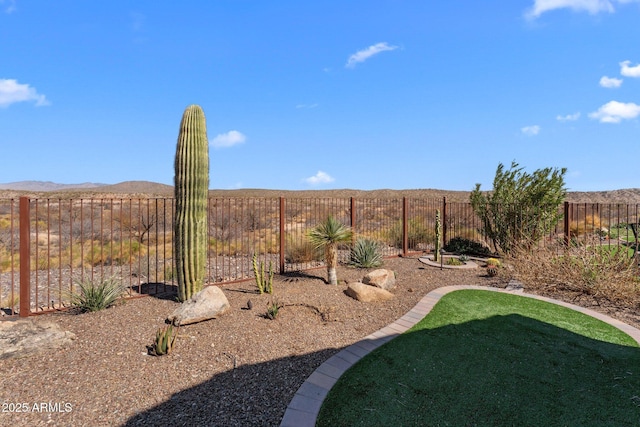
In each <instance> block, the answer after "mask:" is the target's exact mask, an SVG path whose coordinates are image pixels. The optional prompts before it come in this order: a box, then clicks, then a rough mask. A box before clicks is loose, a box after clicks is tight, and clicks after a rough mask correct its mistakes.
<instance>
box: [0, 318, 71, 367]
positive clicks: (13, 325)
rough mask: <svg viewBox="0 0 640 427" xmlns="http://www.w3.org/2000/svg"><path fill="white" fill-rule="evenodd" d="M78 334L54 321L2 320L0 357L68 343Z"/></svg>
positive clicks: (22, 354)
mask: <svg viewBox="0 0 640 427" xmlns="http://www.w3.org/2000/svg"><path fill="white" fill-rule="evenodd" d="M75 338H76V336H75V335H74V334H73V333H71V332H68V331H63V330H62V329H61V328H60V326H59V325H58V324H56V323H52V322H37V323H36V322H34V321H33V320H32V319H26V320H16V321H9V322H6V321H3V322H0V359H8V358H13V357H22V356H26V355H30V354H33V353H37V352H40V351H50V350H55V349H57V348H60V347H62V346H64V345H67V344H69V343H71V342H72V340H74V339H75Z"/></svg>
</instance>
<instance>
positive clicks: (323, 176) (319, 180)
mask: <svg viewBox="0 0 640 427" xmlns="http://www.w3.org/2000/svg"><path fill="white" fill-rule="evenodd" d="M304 181H305V182H306V183H307V184H311V185H318V184H328V183H330V182H333V181H335V179H333V177H332V176H330V175H329V174H327V173H326V172H322V171H318V173H317V174H315V175H314V176H310V177H309V178H306V179H305V180H304Z"/></svg>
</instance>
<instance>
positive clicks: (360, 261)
mask: <svg viewBox="0 0 640 427" xmlns="http://www.w3.org/2000/svg"><path fill="white" fill-rule="evenodd" d="M349 263H350V264H351V265H353V266H355V267H361V268H371V267H379V266H380V265H382V248H381V247H380V243H378V242H376V241H375V240H371V239H365V238H359V239H358V240H356V243H355V244H354V245H353V247H352V248H351V254H350V259H349Z"/></svg>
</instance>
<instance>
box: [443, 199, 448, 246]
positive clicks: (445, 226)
mask: <svg viewBox="0 0 640 427" xmlns="http://www.w3.org/2000/svg"><path fill="white" fill-rule="evenodd" d="M447 228H448V227H447V197H446V196H444V197H442V246H445V245H446V244H447Z"/></svg>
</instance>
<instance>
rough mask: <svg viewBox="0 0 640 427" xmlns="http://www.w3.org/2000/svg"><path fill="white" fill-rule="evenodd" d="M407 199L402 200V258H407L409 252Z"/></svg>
mask: <svg viewBox="0 0 640 427" xmlns="http://www.w3.org/2000/svg"><path fill="white" fill-rule="evenodd" d="M407 211H408V206H407V198H406V197H403V198H402V256H407V253H408V252H409V230H408V229H409V224H408V221H407V216H408V212H407Z"/></svg>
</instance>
